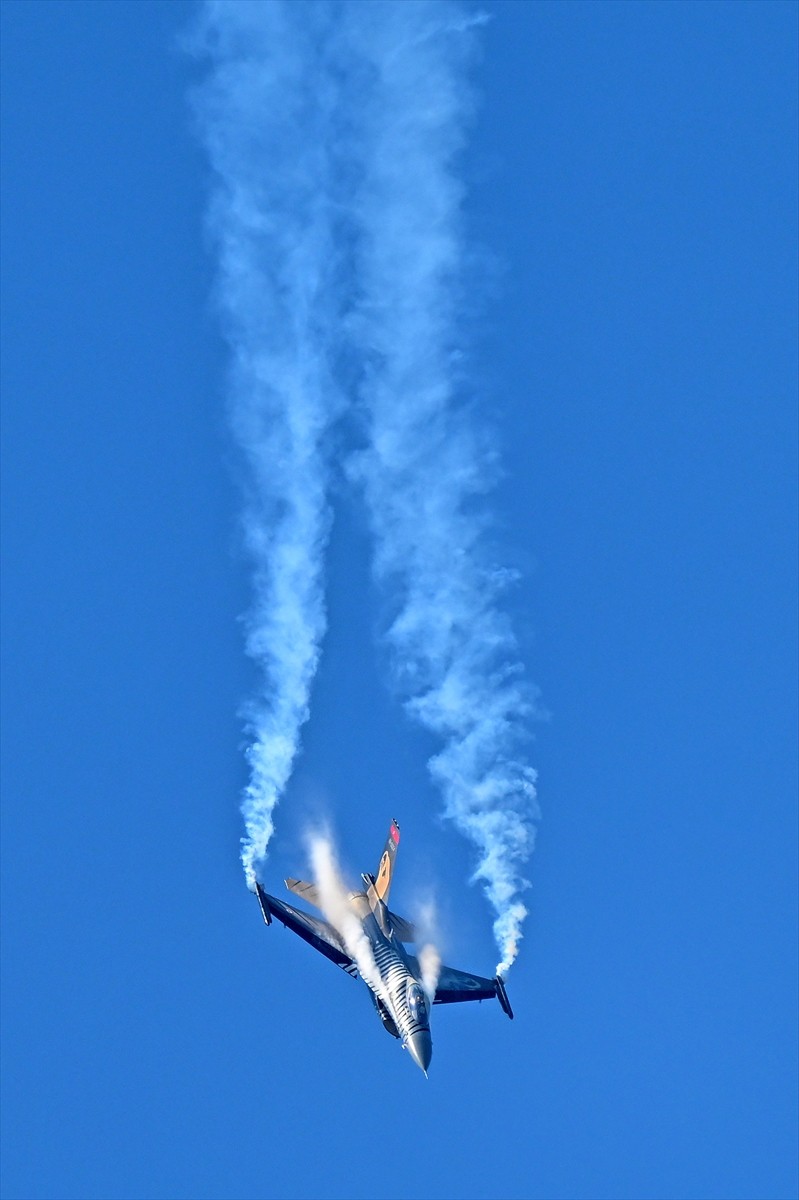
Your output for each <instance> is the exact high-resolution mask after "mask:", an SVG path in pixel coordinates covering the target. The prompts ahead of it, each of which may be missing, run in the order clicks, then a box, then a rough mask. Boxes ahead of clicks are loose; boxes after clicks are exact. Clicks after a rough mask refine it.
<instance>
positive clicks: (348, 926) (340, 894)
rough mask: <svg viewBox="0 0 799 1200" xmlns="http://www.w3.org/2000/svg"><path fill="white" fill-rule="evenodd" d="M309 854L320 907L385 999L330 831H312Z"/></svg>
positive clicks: (375, 988) (372, 984)
mask: <svg viewBox="0 0 799 1200" xmlns="http://www.w3.org/2000/svg"><path fill="white" fill-rule="evenodd" d="M308 855H309V858H310V860H311V871H312V873H313V878H314V882H315V884H316V887H317V891H318V894H319V907H320V908H321V909H322V912H323V914H324V916H325V917H326V918H327V920H328V921H329V922H330V924H331V925H332V926H333V928H334V929H335V930H336V931H337V933H338V934H339V935H340V936H341V939H342V941H343V942H344V945H345V946H346V948H347V952H348V953H349V954H350V955H351V956H352V958H353V959H354V960H355V962H356V964H357V966H358V970H359V971H360V972H361V975H362V976H363V978H364V979H365V980H366V982H367V983H368V984H369V986H370V987H371V988H372V990H373V991H374V992H376V993H377V994H378V996H380V997H381V999H384V1000H385V999H386V990H385V988H384V986H383V982H382V980H381V978H380V972H379V970H378V968H377V963H376V962H375V958H374V954H373V953H372V947H371V945H370V943H369V939H368V937H367V936H366V934H365V933H364V931H363V926H362V924H361V921H360V919H359V917H358V916H357V914H356V913H355V912H353V910H352V906H351V905H350V900H349V892H348V890H347V887H346V885H345V884H344V882H343V880H342V878H341V872H340V871H339V867H338V862H337V860H336V853H335V850H334V848H333V842H332V839H331V837H330V835H329V834H327V833H319V832H317V833H312V834H309V836H308Z"/></svg>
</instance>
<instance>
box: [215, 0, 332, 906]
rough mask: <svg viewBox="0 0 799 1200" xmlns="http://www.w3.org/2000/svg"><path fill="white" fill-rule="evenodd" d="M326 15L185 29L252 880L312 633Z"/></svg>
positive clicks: (286, 758) (319, 602)
mask: <svg viewBox="0 0 799 1200" xmlns="http://www.w3.org/2000/svg"><path fill="white" fill-rule="evenodd" d="M326 17H327V14H326V12H325V11H324V9H323V8H320V9H318V10H317V9H315V8H314V7H310V8H308V9H307V10H304V11H303V13H302V18H303V19H302V20H298V19H296V15H295V13H294V12H293V10H292V9H291V8H290V7H289V8H287V7H284V6H283V5H280V4H257V5H253V4H230V3H208V4H206V6H205V8H204V10H203V16H202V20H201V22H200V25H199V28H198V29H197V31H196V33H195V38H194V48H195V49H198V50H199V51H200V52H201V53H204V54H205V55H206V56H208V57H210V58H211V61H212V73H211V75H210V77H209V79H208V80H207V82H206V83H205V84H204V86H203V87H202V88H201V89H200V90H199V91H198V92H197V93H196V96H195V111H196V113H197V116H198V118H199V121H198V123H199V127H200V132H201V137H202V139H203V141H204V143H205V146H206V148H207V151H208V154H209V156H210V159H211V163H212V166H213V168H214V172H215V188H214V193H213V198H212V203H211V208H210V216H209V226H210V231H211V235H212V237H213V239H214V241H215V243H216V247H217V252H218V257H219V282H218V289H217V291H218V300H219V306H220V308H221V311H222V313H223V315H224V318H225V325H226V331H227V337H228V340H229V343H230V346H231V350H232V356H233V370H232V381H231V389H230V391H231V408H232V424H233V429H234V431H235V434H236V436H237V439H238V441H239V443H240V445H241V448H242V450H243V452H244V455H245V458H246V461H247V465H248V478H247V484H246V491H247V504H246V511H245V514H244V522H243V523H244V535H245V542H246V546H247V549H248V551H249V553H250V556H251V559H252V564H253V586H254V603H253V605H252V609H251V612H250V614H249V621H248V631H247V652H248V654H250V656H251V657H252V658H253V659H254V660H255V662H256V663H257V664H258V666H259V667H260V669H261V674H262V685H261V689H260V695H259V696H258V697H257V698H256V699H255V700H254V701H253V703H252V704H251V705H250V706H249V708H248V712H247V725H248V732H249V736H250V745H249V748H248V750H247V758H248V761H249V766H250V781H249V784H248V785H247V788H246V792H245V795H244V799H243V803H242V812H243V815H244V821H245V828H246V836H245V837H244V838H243V839H242V842H243V849H242V861H243V863H244V868H245V872H246V876H247V881H248V883H249V885H250V886H253V883H254V879H255V874H256V868H257V865H258V863H259V862H260V861H261V860H262V859H263V857H264V855H265V853H266V847H267V844H268V842H269V839H270V837H271V835H272V832H273V816H272V814H273V810H274V807H275V805H276V803H277V801H278V799H279V797H280V795H281V793H282V792H283V790H284V788H285V786H286V784H287V782H288V779H289V776H290V774H291V770H292V765H293V762H294V759H295V756H296V754H297V750H298V745H299V733H300V728H301V726H302V724H303V723H304V722H305V720H307V717H308V704H309V694H310V688H311V682H312V680H313V676H314V672H315V670H316V666H317V662H318V658H319V651H320V644H321V640H322V637H323V634H324V631H325V604H324V595H323V583H322V560H323V552H324V546H325V543H326V541H327V536H328V529H329V523H330V516H329V510H328V506H327V503H326V500H325V487H326V468H325V461H324V444H325V435H326V433H327V431H328V429H329V427H330V425H331V423H332V421H333V420H334V419H335V417H336V415H337V413H338V410H339V398H338V393H337V390H336V388H335V385H334V383H333V381H332V379H331V376H330V369H329V358H328V347H329V344H330V341H331V338H332V337H333V334H334V328H335V306H334V304H333V301H332V295H333V289H332V269H331V264H332V263H333V262H334V258H335V256H334V254H333V246H332V228H331V218H330V186H329V180H330V162H329V156H328V153H327V150H326V144H327V142H328V141H329V124H330V121H331V117H332V108H331V102H330V97H329V96H328V95H327V94H326V92H325V88H324V81H323V79H322V80H320V79H317V78H316V77H315V76H314V72H313V71H312V70H310V69H309V67H310V65H311V64H312V63H313V59H314V55H315V54H316V51H317V47H318V43H319V37H320V35H321V33H323V26H324V24H325V23H326Z"/></svg>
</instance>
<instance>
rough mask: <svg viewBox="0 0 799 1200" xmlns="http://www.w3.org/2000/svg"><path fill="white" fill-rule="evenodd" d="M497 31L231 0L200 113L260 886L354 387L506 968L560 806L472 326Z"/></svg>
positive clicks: (394, 624) (414, 711) (406, 4)
mask: <svg viewBox="0 0 799 1200" xmlns="http://www.w3.org/2000/svg"><path fill="white" fill-rule="evenodd" d="M480 22H481V18H480V17H479V15H474V10H466V9H465V8H464V7H462V6H461V5H460V4H459V3H456V2H455V0H399V2H397V0H372V2H370V3H359V2H357V0H355V2H353V0H340V2H336V3H327V2H325V0H317V2H316V3H310V4H306V3H302V2H300V0H294V2H292V3H281V2H279V0H277V2H274V3H271V2H270V3H233V2H221V0H213V2H210V3H207V4H206V6H205V8H204V10H203V18H202V21H201V23H200V30H199V34H198V37H197V41H198V43H199V45H200V49H201V52H202V53H204V54H205V55H206V57H208V58H210V60H211V64H212V72H211V75H210V78H209V80H208V82H207V83H206V84H205V85H204V87H203V88H202V89H201V92H200V93H199V98H198V113H199V118H200V126H201V131H202V137H203V140H204V142H205V145H206V147H207V149H208V152H209V155H210V158H211V162H212V164H213V167H214V170H215V176H216V188H215V195H214V201H213V205H212V211H211V219H210V226H211V230H212V234H213V236H214V239H215V242H216V244H217V248H218V254H219V260H220V282H219V289H218V291H219V299H220V306H221V308H222V311H223V312H224V314H225V317H226V326H227V332H228V338H229V341H230V344H231V347H232V351H233V360H234V369H233V383H232V396H233V401H232V408H233V421H234V428H235V430H236V432H237V436H238V438H239V441H240V443H241V446H242V448H243V450H244V453H245V456H246V459H247V461H248V464H249V487H248V504H247V511H246V516H245V533H246V542H247V545H248V547H249V550H250V554H251V556H252V561H253V567H254V571H253V574H254V583H255V602H254V605H253V609H252V613H251V616H250V624H249V632H248V642H247V647H248V651H249V653H250V654H251V655H252V656H253V658H254V659H255V660H256V661H257V663H258V664H259V666H260V668H261V672H262V680H263V683H262V688H261V693H260V697H259V699H258V701H257V702H256V703H255V704H254V705H253V706H252V709H251V712H250V714H249V733H250V738H251V743H250V747H249V750H248V759H249V763H250V769H251V777H250V782H249V785H248V787H247V791H246V795H245V798H244V803H243V812H244V817H245V824H246V837H245V839H244V846H243V855H242V857H243V861H244V866H245V870H246V872H247V878H248V880H249V881H250V883H252V881H253V879H254V877H255V873H256V871H257V868H258V864H259V863H260V861H261V860H262V859H263V857H264V854H265V852H266V847H267V844H268V841H269V838H270V836H271V833H272V828H273V810H274V806H275V804H276V803H277V800H278V799H279V797H280V795H281V793H282V792H283V790H284V788H285V786H286V784H287V782H288V779H289V776H290V773H291V769H292V764H293V762H294V759H295V756H296V754H297V750H298V745H299V735H300V729H301V726H302V724H303V722H304V721H305V720H306V718H307V716H308V704H309V696H310V688H311V683H312V679H313V675H314V671H315V668H316V664H317V660H318V657H319V651H320V645H321V640H322V637H323V634H324V629H325V607H324V597H323V579H322V560H323V554H324V548H325V543H326V540H327V535H328V529H329V520H330V516H329V508H328V504H327V501H326V499H325V494H326V487H327V467H326V446H327V444H328V440H329V434H330V430H331V427H332V425H333V424H334V422H336V421H337V419H338V417H339V416H340V415H341V413H342V411H343V410H344V407H345V406H344V405H343V403H342V399H341V396H342V394H343V393H345V392H346V393H347V394H348V399H349V405H348V407H349V411H350V412H351V413H352V414H353V415H357V416H358V417H359V419H360V430H361V431H362V434H363V440H365V446H364V447H363V448H362V450H361V452H360V453H358V454H357V455H351V456H350V462H349V474H350V476H351V477H352V478H355V479H357V480H358V481H359V482H360V484H361V486H362V489H363V493H364V495H365V498H366V502H367V506H368V509H369V513H370V519H371V525H372V529H373V532H374V535H375V543H376V553H375V571H376V575H377V577H378V579H379V580H380V581H381V583H382V585H383V586H384V587H385V589H386V592H387V594H388V596H389V597H390V598H391V600H392V603H393V605H394V616H393V620H392V621H391V623H390V626H389V628H388V630H387V633H386V636H387V639H388V642H389V644H390V646H391V647H392V650H393V658H394V662H395V667H396V675H397V680H398V683H399V685H400V688H401V690H402V692H403V694H404V697H405V699H406V703H407V709H408V711H409V713H410V714H411V715H412V716H413V717H414V718H415V719H416V720H417V721H419V722H420V723H421V724H422V725H423V726H424V727H425V728H427V729H428V730H430V731H431V732H433V733H434V734H435V735H436V736H437V737H438V738H440V740H441V742H442V743H443V745H442V749H441V751H440V752H439V753H438V754H436V755H435V757H434V758H433V759H431V762H430V769H431V772H432V775H433V778H434V780H435V781H436V783H437V785H438V786H439V788H440V789H441V791H442V794H443V797H444V807H445V814H446V816H447V817H449V818H450V819H451V820H452V822H453V823H454V825H455V826H456V827H457V828H458V829H459V830H460V831H461V832H462V833H464V834H465V835H466V836H467V837H468V838H470V839H471V841H472V842H473V843H474V845H475V846H476V848H477V851H478V864H477V869H476V873H475V874H476V878H478V879H480V880H481V881H482V883H483V885H484V888H485V891H486V895H487V897H488V899H489V901H490V903H491V905H492V906H493V908H494V910H495V914H496V919H495V922H494V931H495V936H496V938H497V942H498V945H499V948H500V953H501V959H502V961H501V962H500V964H499V970H500V971H501V972H504V971H506V970H507V969H508V968H509V966H510V964H511V963H512V961H513V959H514V957H515V955H516V952H517V949H518V942H519V938H520V936H521V925H522V921H523V919H524V916H525V915H526V913H525V908H524V905H523V903H522V900H521V896H522V893H523V891H524V888H525V887H526V882H525V880H524V878H523V875H522V872H523V864H524V862H525V861H526V859H527V858H528V857H529V854H530V853H531V851H532V847H533V838H534V819H535V817H536V815H537V810H536V802H535V788H534V780H535V774H534V772H533V770H532V768H531V767H530V766H529V765H528V764H527V763H526V762H525V760H524V757H523V753H522V751H523V747H524V743H525V740H526V735H527V726H528V724H529V721H530V718H531V715H532V711H533V699H532V693H531V691H530V689H529V687H528V686H527V685H526V684H525V682H524V679H523V676H522V667H521V663H520V657H519V652H518V649H517V644H516V640H515V638H514V634H513V631H512V629H511V625H510V621H509V619H508V617H507V615H506V614H505V612H504V611H503V609H502V607H501V593H502V591H503V588H504V587H505V586H506V585H507V583H508V581H509V580H510V579H511V578H512V574H511V572H509V571H507V570H505V569H503V568H501V567H500V566H498V565H497V564H495V563H494V562H493V560H492V557H491V554H490V552H489V549H488V538H487V525H488V522H487V520H486V515H485V513H486V509H485V504H484V502H483V506H482V508H481V506H480V505H481V501H480V497H481V496H482V495H483V494H484V493H485V492H486V491H487V490H488V489H489V488H490V486H491V483H492V478H493V475H494V466H493V456H492V455H491V454H490V453H489V452H488V451H487V449H486V443H485V438H484V436H483V434H482V432H481V430H480V428H479V425H478V423H477V422H476V419H475V417H474V415H473V414H472V413H471V412H470V410H469V405H470V404H471V401H472V397H471V396H470V395H469V394H468V392H467V389H466V387H465V381H464V377H463V376H464V371H463V366H462V360H463V350H464V347H463V346H462V344H461V334H460V328H459V325H460V317H459V314H460V312H461V308H462V299H463V288H464V262H465V260H466V248H465V239H464V234H463V218H462V193H463V188H462V185H461V183H460V180H459V175H458V164H457V156H458V153H459V150H460V149H461V147H462V144H463V141H464V137H465V130H466V126H467V123H468V119H469V115H470V110H471V107H472V100H471V95H470V91H469V86H468V68H469V63H470V60H471V57H472V52H473V48H474V40H475V31H474V26H475V25H477V24H479V23H480ZM343 364H346V385H345V383H344V382H343V376H344V370H343Z"/></svg>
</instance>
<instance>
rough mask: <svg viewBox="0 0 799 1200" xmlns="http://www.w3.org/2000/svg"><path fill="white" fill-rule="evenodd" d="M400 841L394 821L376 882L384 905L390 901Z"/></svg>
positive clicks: (376, 887) (397, 827)
mask: <svg viewBox="0 0 799 1200" xmlns="http://www.w3.org/2000/svg"><path fill="white" fill-rule="evenodd" d="M399 839H400V832H399V825H398V824H397V822H396V821H392V822H391V828H390V829H389V831H388V837H387V838H386V846H385V849H384V850H383V857H382V858H381V859H380V866H379V867H378V869H377V879H376V880H375V891H376V892H377V895H378V897H379V898H380V899H381V900H382V901H383V903H384V904H385V903H386V902H387V901H388V893H389V889H390V887H391V876H392V873H393V871H394V859H395V858H396V857H397V846H398V845H399Z"/></svg>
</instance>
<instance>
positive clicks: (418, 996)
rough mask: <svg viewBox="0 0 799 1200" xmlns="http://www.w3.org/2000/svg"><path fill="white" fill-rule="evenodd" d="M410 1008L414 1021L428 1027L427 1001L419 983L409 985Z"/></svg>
mask: <svg viewBox="0 0 799 1200" xmlns="http://www.w3.org/2000/svg"><path fill="white" fill-rule="evenodd" d="M408 1008H409V1009H410V1012H411V1020H412V1021H416V1022H417V1023H418V1024H419V1025H427V1000H426V998H425V994H424V992H423V991H422V989H421V988H420V987H419V984H418V983H410V984H408Z"/></svg>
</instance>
